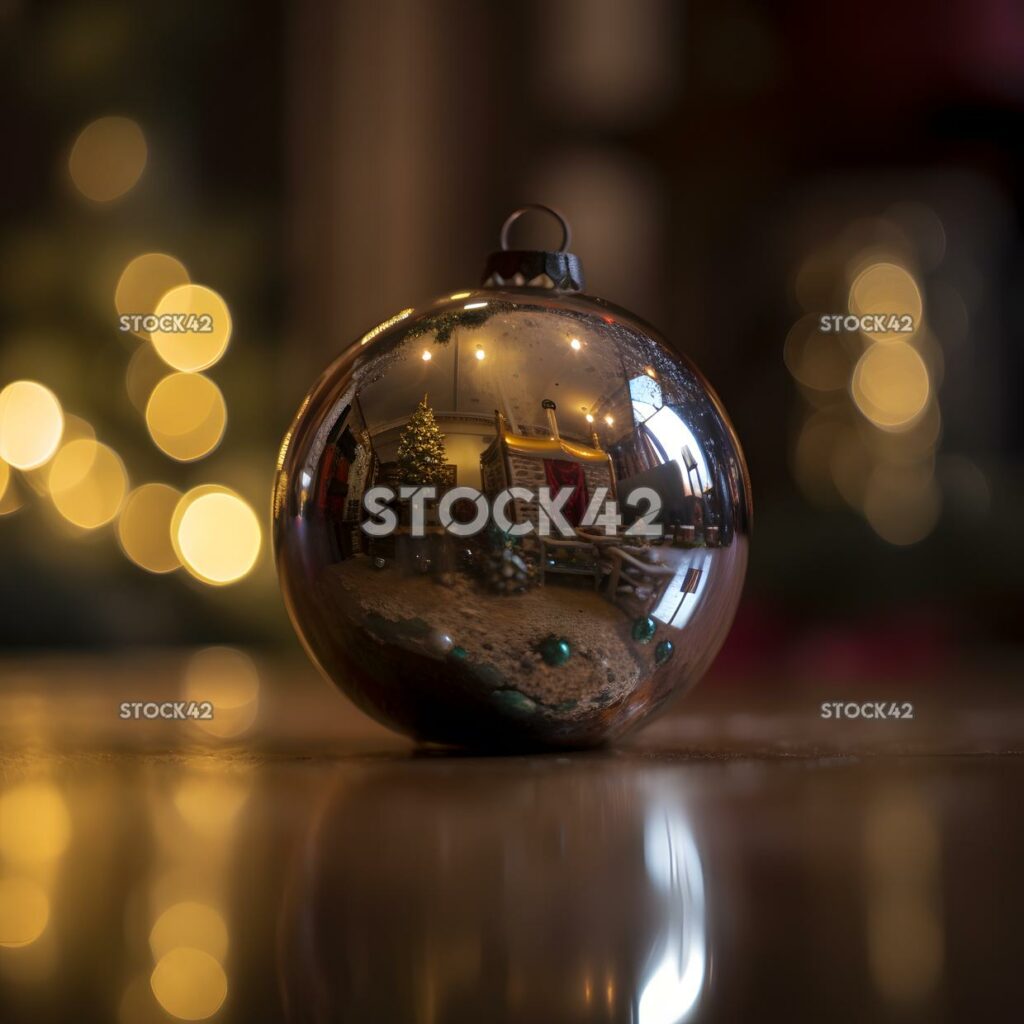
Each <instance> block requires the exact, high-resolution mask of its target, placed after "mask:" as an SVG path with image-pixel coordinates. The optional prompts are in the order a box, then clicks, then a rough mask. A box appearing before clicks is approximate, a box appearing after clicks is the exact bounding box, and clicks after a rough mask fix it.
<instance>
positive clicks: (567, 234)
mask: <svg viewBox="0 0 1024 1024" xmlns="http://www.w3.org/2000/svg"><path fill="white" fill-rule="evenodd" d="M530 210H539V211H540V212H541V213H547V214H550V215H551V216H552V217H554V218H555V220H557V221H558V223H559V224H560V225H561V228H562V244H561V245H559V247H558V248H557V249H556V250H554V251H555V252H566V251H567V250H568V248H569V243H570V242H571V241H572V229H571V228H570V227H569V222H568V221H567V220H566V219H565V217H564V216H563V215H562V214H561V213H559V212H558V210H555V209H553V208H552V207H550V206H545V205H544V204H543V203H526V204H525V205H524V206H520V207H519V208H518V209H516V210H513V211H512V212H511V213H510V214H509V215H508V216H507V217H506V218H505V223H504V224H502V225H501V234H500V235H499V236H498V237H499V241H500V243H501V250H502V252H508V233H509V230H510V229H511V227H512V225H513V224H515V222H516V221H517V220H519V218H520V217H522V215H523V214H524V213H529V212H530Z"/></svg>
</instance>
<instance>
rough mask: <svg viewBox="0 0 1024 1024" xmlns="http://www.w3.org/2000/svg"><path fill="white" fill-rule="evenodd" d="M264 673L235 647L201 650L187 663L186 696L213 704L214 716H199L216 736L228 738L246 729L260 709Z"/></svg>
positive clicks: (199, 701)
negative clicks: (207, 717)
mask: <svg viewBox="0 0 1024 1024" xmlns="http://www.w3.org/2000/svg"><path fill="white" fill-rule="evenodd" d="M259 693H260V675H259V671H258V670H257V668H256V665H255V663H254V662H253V660H252V658H250V657H249V655H248V654H246V653H245V652H244V651H239V650H237V649H235V648H232V647H208V648H206V649H205V650H201V651H197V652H196V653H195V654H194V655H192V657H191V658H190V659H189V661H188V664H187V665H186V667H185V675H184V680H183V685H182V696H183V697H184V698H185V699H186V700H188V701H195V702H196V703H202V702H206V701H208V702H209V703H210V704H212V705H213V717H212V718H210V719H198V720H197V721H196V725H198V726H199V727H200V728H201V729H202V730H203V731H204V732H208V733H209V734H210V735H212V736H219V737H222V738H227V737H231V736H238V735H240V734H241V733H243V732H245V730H246V729H248V728H249V727H250V726H251V725H252V723H253V722H254V721H255V719H256V713H257V711H258V710H259Z"/></svg>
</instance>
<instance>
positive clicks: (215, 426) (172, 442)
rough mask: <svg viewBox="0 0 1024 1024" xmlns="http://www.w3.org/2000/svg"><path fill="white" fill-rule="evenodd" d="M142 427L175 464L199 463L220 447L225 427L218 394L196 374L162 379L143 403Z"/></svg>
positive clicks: (215, 387) (224, 406)
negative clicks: (176, 462) (197, 460)
mask: <svg viewBox="0 0 1024 1024" xmlns="http://www.w3.org/2000/svg"><path fill="white" fill-rule="evenodd" d="M146 426H147V428H148V429H149V435H150V437H152V438H153V443H154V444H155V445H156V446H157V447H158V448H159V449H160V450H161V451H162V452H164V454H166V455H169V456H170V457H171V458H172V459H177V460H178V461H179V462H191V461H193V460H195V459H201V458H202V457H203V456H204V455H209V453H210V452H212V451H213V450H214V448H216V447H217V445H218V444H220V440H221V438H222V437H223V436H224V428H225V427H226V426H227V406H226V405H225V403H224V396H223V395H222V394H221V390H220V388H219V387H217V385H216V384H214V382H213V381H212V380H210V378H209V377H204V376H203V375H202V374H199V373H172V374H169V375H168V376H166V377H164V378H163V380H161V381H160V382H159V383H158V384H157V385H156V387H155V388H153V392H152V394H151V395H150V396H149V401H148V402H147V403H146Z"/></svg>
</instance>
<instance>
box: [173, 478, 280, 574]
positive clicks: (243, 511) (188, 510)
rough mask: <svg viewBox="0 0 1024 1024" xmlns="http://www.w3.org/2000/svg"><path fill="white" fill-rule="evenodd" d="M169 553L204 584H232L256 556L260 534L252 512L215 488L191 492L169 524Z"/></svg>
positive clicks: (228, 492) (224, 489)
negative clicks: (170, 544)
mask: <svg viewBox="0 0 1024 1024" xmlns="http://www.w3.org/2000/svg"><path fill="white" fill-rule="evenodd" d="M171 536H172V539H173V543H174V550H175V551H176V552H177V555H178V557H179V558H180V559H181V563H182V565H184V566H185V568H186V569H187V570H188V572H189V573H191V574H192V575H193V576H195V577H196V579H198V580H202V581H203V582H204V583H210V584H213V585H223V584H227V583H234V582H235V581H236V580H240V579H241V578H242V577H243V576H245V575H247V574H248V573H249V572H250V571H251V570H252V567H253V566H254V565H255V564H256V559H257V557H258V556H259V553H260V544H261V541H262V531H261V530H260V524H259V520H258V519H257V518H256V513H255V512H253V510H252V508H251V507H250V506H249V505H248V504H247V503H246V502H245V501H244V500H243V499H242V498H241V497H239V496H238V495H237V494H235V492H234V491H231V490H229V489H228V488H227V487H221V486H220V485H218V484H205V485H203V486H201V487H195V488H193V489H192V490H191V491H189V492H188V493H187V494H185V495H184V497H182V499H181V500H180V501H179V502H178V505H177V508H176V509H175V510H174V516H173V518H172V521H171Z"/></svg>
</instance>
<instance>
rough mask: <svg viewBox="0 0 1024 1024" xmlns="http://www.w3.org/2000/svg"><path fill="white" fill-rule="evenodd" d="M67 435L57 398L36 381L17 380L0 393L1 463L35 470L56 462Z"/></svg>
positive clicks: (62, 413)
mask: <svg viewBox="0 0 1024 1024" xmlns="http://www.w3.org/2000/svg"><path fill="white" fill-rule="evenodd" d="M63 433H64V412H63V410H62V409H61V406H60V402H59V401H58V399H57V396H56V395H55V394H54V393H53V392H52V391H51V390H50V389H49V388H47V387H44V386H43V385H42V384H40V383H38V382H37V381H34V380H16V381H14V382H13V383H11V384H8V385H7V387H5V388H4V389H3V391H0V459H3V460H4V461H5V462H7V463H9V464H10V465H12V466H14V468H15V469H34V468H35V467H36V466H41V465H43V463H45V462H48V461H49V460H50V459H52V458H53V455H54V453H55V452H56V451H57V447H58V445H59V444H60V439H61V437H62V436H63Z"/></svg>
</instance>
